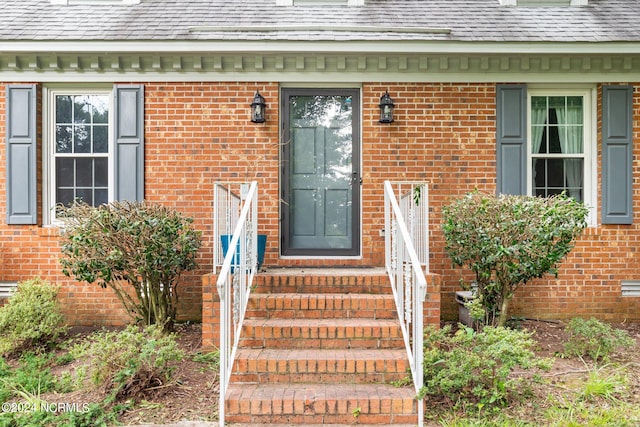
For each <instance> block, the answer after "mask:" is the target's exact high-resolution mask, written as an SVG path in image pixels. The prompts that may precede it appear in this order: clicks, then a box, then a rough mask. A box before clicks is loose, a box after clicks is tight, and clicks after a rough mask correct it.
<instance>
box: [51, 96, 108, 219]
mask: <svg viewBox="0 0 640 427" xmlns="http://www.w3.org/2000/svg"><path fill="white" fill-rule="evenodd" d="M59 95H71V96H74V95H106V96H108V97H109V116H108V117H109V118H108V120H109V124H108V126H107V127H108V131H107V132H108V136H109V139H108V141H109V142H108V144H109V152H108V154H107V167H108V171H109V176H108V181H107V185H108V200H109V202H112V201H113V200H114V183H115V180H114V172H113V171H114V149H115V144H114V141H113V122H114V101H113V91H112V90H111V88H106V87H86V88H85V87H82V88H77V87H73V88H71V87H44V88H43V91H42V99H43V101H42V122H43V123H42V124H43V132H42V136H43V146H42V155H43V159H42V176H43V185H42V190H43V191H42V198H43V200H42V206H43V209H42V210H43V224H44V225H52V226H56V227H59V226H61V225H62V222H61V221H60V220H57V219H56V212H55V211H56V210H55V194H56V174H55V158H56V157H55V146H56V144H55V142H56V131H55V99H56V96H59Z"/></svg>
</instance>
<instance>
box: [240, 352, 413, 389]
mask: <svg viewBox="0 0 640 427" xmlns="http://www.w3.org/2000/svg"><path fill="white" fill-rule="evenodd" d="M408 367H409V361H408V360H407V353H406V350H404V349H249V348H239V349H238V351H237V353H236V363H235V365H234V369H233V375H234V377H235V378H238V381H239V378H242V376H243V375H244V376H245V377H246V376H250V377H256V378H258V377H259V376H263V377H264V375H260V374H265V373H268V374H274V375H290V376H291V375H293V376H296V375H305V374H340V375H341V377H339V378H340V379H341V381H338V382H343V381H346V380H347V379H346V378H347V377H346V375H351V376H354V375H361V376H362V375H364V376H368V377H369V378H373V377H375V376H376V375H380V376H385V374H386V375H387V376H389V375H392V374H398V375H392V376H391V377H392V378H395V379H398V378H400V377H403V376H404V375H406V372H407V369H408ZM324 378H327V376H326V375H325V376H324ZM395 379H394V380H395Z"/></svg>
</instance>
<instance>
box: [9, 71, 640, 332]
mask: <svg viewBox="0 0 640 427" xmlns="http://www.w3.org/2000/svg"><path fill="white" fill-rule="evenodd" d="M144 84H145V166H146V167H145V195H146V198H147V199H148V200H150V201H154V202H159V203H162V204H165V205H167V206H170V207H174V208H176V209H178V210H180V211H181V212H183V213H184V214H185V215H187V216H190V217H193V218H195V225H196V227H197V228H198V229H200V230H202V231H203V247H202V250H201V252H200V254H199V263H200V268H199V269H198V270H197V271H195V272H192V273H190V274H186V275H185V276H184V278H183V283H182V286H181V287H182V293H181V309H180V312H181V313H182V317H183V318H184V319H196V318H200V316H201V312H202V280H201V276H202V275H203V274H206V273H209V272H210V271H211V269H212V262H211V259H212V256H213V246H212V245H213V244H214V242H213V237H212V231H211V229H212V222H213V221H212V209H213V207H212V194H213V183H214V182H215V181H218V180H222V181H225V180H245V179H257V180H258V181H259V185H260V209H259V211H260V228H261V229H260V232H261V233H267V234H268V243H267V254H266V259H265V264H266V265H267V266H269V265H271V266H273V265H278V266H286V265H335V264H336V261H332V260H322V259H314V260H295V259H294V260H291V259H289V260H283V259H279V257H278V250H279V248H278V226H279V223H278V217H279V215H278V208H279V207H278V158H279V141H278V135H279V133H278V123H279V117H278V105H279V98H278V93H279V92H278V91H279V86H278V84H277V83H275V82H273V83H144ZM256 89H259V90H260V93H261V94H262V95H263V96H264V97H265V99H266V102H267V104H268V109H267V122H266V123H264V124H254V123H251V122H250V120H249V104H250V102H251V100H252V98H253V95H254V93H255V90H256ZM387 89H388V90H389V93H390V95H391V96H392V98H393V99H394V101H395V103H396V105H397V107H396V121H395V122H394V123H393V124H380V123H378V121H377V118H378V114H379V109H378V103H379V99H380V96H381V95H382V94H383V93H384V91H385V90H387ZM4 96H5V89H4V86H3V85H0V135H4V134H5V99H4ZM362 101H363V114H362V127H363V132H362V165H363V166H362V167H363V170H362V177H363V185H362V240H363V254H362V258H361V259H349V260H342V261H339V262H338V263H339V264H341V265H352V266H355V265H361V266H367V265H382V264H383V256H384V254H383V250H382V248H383V238H382V237H380V235H379V230H380V229H382V228H383V203H382V200H383V197H382V183H383V181H384V180H386V179H390V180H425V181H427V182H429V187H430V190H429V191H430V206H431V233H430V239H431V260H430V262H431V271H432V272H433V273H436V274H440V275H441V276H442V282H441V289H442V314H443V316H444V317H445V318H454V317H455V316H456V315H457V307H456V305H455V303H454V299H453V293H454V292H455V291H456V290H459V286H458V282H459V279H460V277H461V275H462V272H461V271H460V270H458V269H453V268H452V267H451V262H450V261H449V259H448V258H447V257H446V255H445V253H444V250H443V238H442V233H441V231H440V221H441V216H440V212H441V207H442V205H443V204H445V203H447V202H448V201H449V200H451V198H452V197H456V196H460V195H462V194H464V193H465V192H468V191H470V190H473V189H474V188H478V189H479V190H484V191H488V192H493V191H495V168H496V162H495V152H496V148H495V85H494V84H490V83H478V84H457V83H415V84H379V83H365V84H363V87H362ZM635 109H636V117H638V119H636V120H635V121H634V130H635V132H636V134H637V133H638V132H640V122H639V121H638V120H640V101H639V100H638V99H637V97H636V100H635ZM636 136H640V135H636ZM4 150H5V147H4V144H1V145H0V156H2V158H5V157H4V156H5V151H4ZM638 150H640V147H638V145H636V156H635V157H636V158H638V156H639V155H640V152H638ZM635 167H636V169H635V176H636V177H640V170H638V169H639V166H638V165H637V163H636V166H635ZM4 179H5V163H4V162H0V182H4ZM636 182H637V180H636ZM635 191H636V194H635V196H634V203H635V211H636V212H640V206H639V203H640V202H639V201H640V194H638V192H639V191H640V189H639V188H636V190H635ZM38 197H39V198H40V197H41V188H40V189H39V196H38ZM2 208H6V203H5V200H4V197H0V209H2ZM40 211H41V209H40ZM637 215H638V214H636V217H637ZM637 218H638V217H637ZM5 221H6V220H5V219H4V217H3V218H0V239H1V241H0V245H1V246H0V256H1V257H2V258H1V259H2V267H1V270H0V280H19V279H24V278H28V277H32V276H36V275H38V276H42V277H45V278H48V279H50V280H53V281H55V282H57V283H60V284H61V285H62V286H63V290H62V292H61V297H62V299H63V301H64V304H65V307H66V312H67V315H68V317H69V319H70V320H71V321H72V322H74V323H92V322H100V323H117V322H122V321H123V320H126V317H125V316H124V314H123V313H121V312H120V311H119V310H118V307H119V305H118V302H117V301H116V300H115V298H113V296H111V294H110V291H109V290H102V289H100V288H98V287H97V286H92V285H88V284H80V283H77V282H75V281H73V280H71V279H68V278H65V277H64V276H61V274H60V268H59V265H58V263H57V256H58V243H57V233H56V232H55V230H51V229H47V228H41V227H35V226H7V225H6V224H5ZM638 222H640V218H638V219H637V220H636V223H638ZM638 239H640V232H639V230H638V225H637V224H634V225H631V226H599V227H596V228H593V229H590V230H588V232H587V233H586V234H585V236H584V238H583V239H582V240H581V241H580V242H579V244H578V247H577V248H576V249H575V250H574V252H573V253H572V254H571V256H570V257H569V259H567V261H566V262H565V263H564V264H563V267H562V269H561V271H560V275H559V277H558V280H540V281H536V282H534V283H532V284H530V285H527V286H526V287H525V288H523V289H522V292H519V294H518V295H517V296H516V299H515V301H514V312H517V313H519V314H522V315H525V316H531V317H537V316H540V317H550V318H561V317H570V316H573V315H575V314H580V315H585V316H586V315H598V316H599V317H602V318H608V319H614V318H615V319H617V320H623V319H624V318H628V319H632V318H633V319H636V320H638V319H640V310H638V305H639V304H640V303H639V302H638V299H637V298H635V299H634V298H626V299H623V298H621V297H620V280H622V279H640V268H639V267H640V265H638V264H639V261H638V254H637V247H638ZM465 277H468V275H467V276H465Z"/></svg>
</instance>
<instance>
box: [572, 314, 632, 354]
mask: <svg viewBox="0 0 640 427" xmlns="http://www.w3.org/2000/svg"><path fill="white" fill-rule="evenodd" d="M566 331H567V332H568V334H569V339H568V341H567V342H566V343H565V346H564V351H565V354H567V355H571V356H578V357H584V356H589V357H590V358H591V359H592V360H593V361H595V362H597V361H599V360H607V359H608V358H609V356H610V355H611V354H612V353H613V352H615V351H617V350H619V349H622V348H630V347H633V346H634V345H635V341H634V340H633V338H631V337H630V336H629V334H628V333H627V332H626V331H624V330H622V329H616V328H613V327H611V325H609V324H607V323H604V322H601V321H600V320H598V319H595V318H593V317H592V318H591V319H589V320H585V319H582V318H580V317H576V318H573V319H571V320H570V321H569V324H568V325H567V327H566Z"/></svg>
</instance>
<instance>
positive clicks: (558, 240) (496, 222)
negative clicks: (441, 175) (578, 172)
mask: <svg viewBox="0 0 640 427" xmlns="http://www.w3.org/2000/svg"><path fill="white" fill-rule="evenodd" d="M442 213H443V218H444V223H443V231H444V237H445V251H446V252H447V254H448V255H449V256H450V257H451V259H452V260H453V263H454V265H457V266H468V267H469V268H470V269H471V270H472V271H473V272H474V273H475V275H476V282H477V285H478V297H477V298H476V299H477V300H478V301H479V303H480V304H482V307H483V308H484V319H483V320H484V323H486V324H493V325H499V326H504V325H505V324H506V321H507V318H508V308H509V302H510V300H511V298H512V297H513V294H514V292H515V291H516V289H517V288H518V287H519V286H520V285H521V284H525V283H527V282H528V281H530V280H531V279H534V278H538V277H542V276H543V275H544V274H546V273H553V274H557V265H558V263H559V262H560V261H561V260H562V258H564V257H565V255H566V254H567V253H569V251H570V250H571V249H572V248H573V241H574V240H575V238H576V237H577V236H578V235H579V234H580V233H581V232H582V230H583V229H584V228H585V227H586V225H587V224H586V217H587V214H588V209H587V208H586V207H585V206H584V205H583V204H582V203H579V202H577V201H575V200H574V199H572V198H570V197H567V196H565V195H559V196H553V197H547V198H541V197H530V196H510V195H499V196H495V195H488V194H481V193H479V192H473V193H470V194H468V195H466V196H465V197H463V198H461V199H459V200H456V201H454V202H453V203H452V204H451V205H449V206H445V207H443V209H442Z"/></svg>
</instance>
